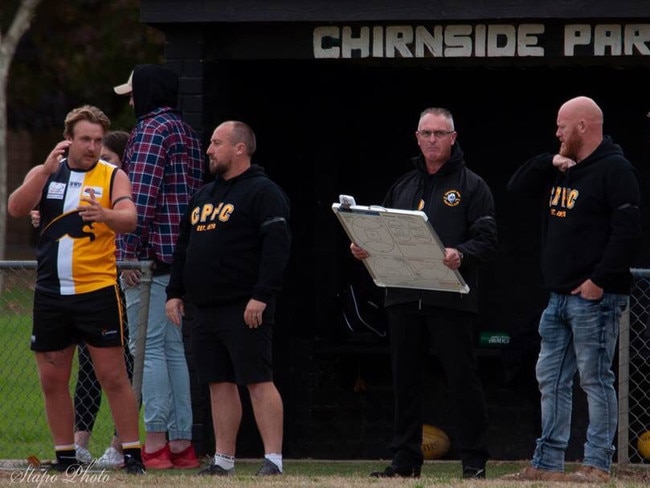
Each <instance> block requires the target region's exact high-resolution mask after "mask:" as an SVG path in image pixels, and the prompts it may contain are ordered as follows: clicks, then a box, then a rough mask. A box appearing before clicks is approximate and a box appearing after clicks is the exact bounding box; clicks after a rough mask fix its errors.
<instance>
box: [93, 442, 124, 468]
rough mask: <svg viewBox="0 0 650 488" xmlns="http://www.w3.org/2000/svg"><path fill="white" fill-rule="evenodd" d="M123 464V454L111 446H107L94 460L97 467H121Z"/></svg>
mask: <svg viewBox="0 0 650 488" xmlns="http://www.w3.org/2000/svg"><path fill="white" fill-rule="evenodd" d="M123 465H124V456H123V455H122V454H120V453H119V452H117V449H115V448H114V447H113V446H109V447H107V448H106V450H105V451H104V454H102V457H100V458H99V459H97V461H95V466H96V467H98V468H109V469H110V468H121V467H122V466H123Z"/></svg>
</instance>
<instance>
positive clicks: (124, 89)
mask: <svg viewBox="0 0 650 488" xmlns="http://www.w3.org/2000/svg"><path fill="white" fill-rule="evenodd" d="M132 80H133V71H131V74H130V75H129V79H128V81H127V82H126V83H124V84H122V85H117V86H114V87H113V90H114V91H115V93H117V94H118V95H130V94H131V92H132V91H133V85H132V84H131V81H132Z"/></svg>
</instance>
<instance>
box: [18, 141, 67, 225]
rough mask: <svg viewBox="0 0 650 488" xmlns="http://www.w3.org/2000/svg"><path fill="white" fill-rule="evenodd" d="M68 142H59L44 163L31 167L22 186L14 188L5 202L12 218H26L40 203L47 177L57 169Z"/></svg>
mask: <svg viewBox="0 0 650 488" xmlns="http://www.w3.org/2000/svg"><path fill="white" fill-rule="evenodd" d="M68 146H70V141H61V142H59V143H58V144H57V145H56V146H54V149H53V150H52V152H51V153H50V154H49V155H48V157H47V159H46V160H45V162H44V163H43V164H41V165H39V166H35V167H33V168H32V169H31V170H29V173H27V175H26V176H25V179H24V180H23V183H22V185H20V186H19V187H18V188H16V189H15V190H14V191H13V193H12V194H11V195H9V201H8V202H7V211H8V212H9V215H11V216H12V217H27V216H28V215H29V212H31V211H32V209H33V208H34V207H36V205H38V203H39V202H40V201H41V193H42V192H43V187H44V186H45V183H46V181H47V179H48V178H49V176H50V175H51V174H52V173H54V172H55V171H56V169H57V168H58V167H59V163H60V161H61V159H63V155H64V154H65V151H66V150H67V149H68Z"/></svg>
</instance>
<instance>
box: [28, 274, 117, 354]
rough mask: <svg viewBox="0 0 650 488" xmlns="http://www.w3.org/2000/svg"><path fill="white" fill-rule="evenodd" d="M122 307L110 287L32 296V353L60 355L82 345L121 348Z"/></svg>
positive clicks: (115, 287) (115, 291) (113, 288)
mask: <svg viewBox="0 0 650 488" xmlns="http://www.w3.org/2000/svg"><path fill="white" fill-rule="evenodd" d="M123 309H124V303H123V301H122V299H121V296H120V292H119V288H118V286H117V284H115V286H109V287H106V288H102V289H101V290H97V291H91V292H89V293H81V294H79V295H52V294H49V293H44V292H42V291H38V290H36V292H35V293H34V313H33V319H34V323H33V326H32V345H31V349H32V351H39V352H46V351H60V350H62V349H65V348H66V347H68V346H70V345H72V344H78V343H79V342H81V341H85V342H86V343H87V344H90V345H91V346H95V347H114V346H123V345H124V341H125V333H126V330H125V322H124V321H123V317H122V314H123Z"/></svg>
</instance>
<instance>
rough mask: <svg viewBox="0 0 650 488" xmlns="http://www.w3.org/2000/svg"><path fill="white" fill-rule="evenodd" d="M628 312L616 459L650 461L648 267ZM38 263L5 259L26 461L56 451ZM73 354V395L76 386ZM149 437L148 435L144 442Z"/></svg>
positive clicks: (102, 437)
mask: <svg viewBox="0 0 650 488" xmlns="http://www.w3.org/2000/svg"><path fill="white" fill-rule="evenodd" d="M119 265H120V268H121V269H126V268H131V269H132V268H138V269H140V270H141V271H142V273H143V276H142V285H143V286H145V287H148V286H150V284H151V263H150V262H148V261H146V262H145V261H141V262H131V263H126V262H121V263H119ZM632 271H633V275H634V278H635V279H634V287H633V290H632V294H631V298H630V307H629V309H628V311H627V312H626V313H625V314H624V316H623V318H622V320H621V332H620V341H619V359H618V392H619V430H618V441H617V444H618V452H617V462H618V463H619V464H627V463H641V464H650V460H648V459H645V458H644V457H643V456H642V454H641V453H640V452H639V450H638V447H637V442H638V438H639V436H641V434H643V433H644V432H646V431H648V430H650V270H640V269H634V270H632ZM35 278H36V263H35V262H34V261H0V346H1V347H2V349H1V351H2V352H1V353H0V459H24V458H26V457H28V456H30V455H36V456H37V457H47V456H49V455H51V454H52V449H53V448H52V441H51V437H50V433H49V429H48V426H47V422H46V419H45V410H44V406H43V398H42V396H41V389H40V385H39V380H38V373H37V369H36V362H35V360H34V357H33V353H32V351H31V350H30V349H29V345H30V341H29V337H30V334H31V327H32V324H31V317H32V315H31V314H32V300H33V291H34V283H35ZM142 296H143V302H142V304H141V309H140V311H139V318H138V320H139V323H140V324H142V325H141V326H140V327H138V333H139V337H138V338H136V348H135V351H134V368H133V387H134V390H135V392H136V396H137V397H138V399H139V398H140V391H141V385H142V365H143V360H144V347H143V345H144V337H145V334H146V322H147V311H148V309H149V302H148V293H143V295H142ZM76 357H77V356H75V364H74V365H73V370H72V378H71V381H70V389H71V393H72V394H74V388H75V385H76V383H77V375H78V360H77V359H76ZM112 435H113V421H112V419H111V416H110V410H109V408H108V402H107V401H106V398H102V401H101V407H100V409H99V414H98V416H97V420H96V422H95V425H94V429H93V433H92V436H91V438H90V444H89V449H90V451H91V453H92V454H94V455H95V456H96V457H98V456H99V455H100V454H101V453H102V452H103V450H104V449H105V448H106V447H107V446H108V445H109V444H110V441H111V437H112ZM142 438H144V437H142Z"/></svg>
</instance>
